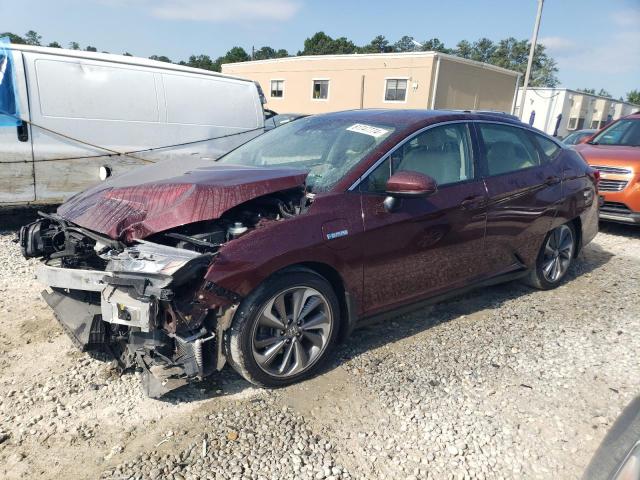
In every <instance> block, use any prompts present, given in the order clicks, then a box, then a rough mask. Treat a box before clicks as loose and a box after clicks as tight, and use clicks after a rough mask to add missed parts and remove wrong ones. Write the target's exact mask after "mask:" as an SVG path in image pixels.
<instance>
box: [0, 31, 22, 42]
mask: <svg viewBox="0 0 640 480" xmlns="http://www.w3.org/2000/svg"><path fill="white" fill-rule="evenodd" d="M2 37H8V38H9V42H11V43H19V44H22V45H24V44H25V43H27V42H26V41H25V40H24V38H22V37H21V36H20V35H16V34H15V33H11V32H4V33H0V38H2Z"/></svg>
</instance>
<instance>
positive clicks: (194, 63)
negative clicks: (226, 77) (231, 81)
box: [180, 55, 220, 72]
mask: <svg viewBox="0 0 640 480" xmlns="http://www.w3.org/2000/svg"><path fill="white" fill-rule="evenodd" d="M180 65H186V66H188V67H193V68H203V69H205V70H213V71H215V72H219V71H220V64H219V63H218V62H214V61H213V60H211V57H210V56H209V55H191V56H190V57H189V60H188V61H186V62H180Z"/></svg>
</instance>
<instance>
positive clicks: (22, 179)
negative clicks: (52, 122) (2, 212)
mask: <svg viewBox="0 0 640 480" xmlns="http://www.w3.org/2000/svg"><path fill="white" fill-rule="evenodd" d="M28 121H29V104H28V101H27V88H26V85H25V75H24V65H23V63H22V53H21V52H19V51H15V50H14V51H12V50H8V49H7V50H5V49H2V48H0V204H3V205H11V204H21V203H26V202H31V201H33V200H35V192H34V182H33V152H32V150H31V127H30V126H29V124H28V123H27V122H28Z"/></svg>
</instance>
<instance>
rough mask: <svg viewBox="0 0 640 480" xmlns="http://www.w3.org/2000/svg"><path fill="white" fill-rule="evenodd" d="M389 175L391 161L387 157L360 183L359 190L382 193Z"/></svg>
mask: <svg viewBox="0 0 640 480" xmlns="http://www.w3.org/2000/svg"><path fill="white" fill-rule="evenodd" d="M390 176H391V162H390V161H389V159H388V158H387V159H386V160H385V161H384V162H382V163H381V164H380V165H378V167H377V168H376V169H375V170H374V171H373V172H371V173H370V174H369V176H368V177H367V178H366V179H365V180H364V181H363V182H362V183H361V184H360V190H361V191H363V192H371V193H384V192H385V190H386V188H387V180H389V177H390Z"/></svg>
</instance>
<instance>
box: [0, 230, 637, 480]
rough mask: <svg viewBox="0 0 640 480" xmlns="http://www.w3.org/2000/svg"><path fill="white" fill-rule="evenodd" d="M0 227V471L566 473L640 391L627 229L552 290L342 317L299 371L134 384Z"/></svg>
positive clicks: (492, 292) (92, 474) (133, 474)
mask: <svg viewBox="0 0 640 480" xmlns="http://www.w3.org/2000/svg"><path fill="white" fill-rule="evenodd" d="M13 235H14V232H5V233H4V234H0V293H1V295H0V354H1V355H0V477H2V478H8V479H11V478H103V479H129V478H136V479H139V478H145V479H146V478H152V479H159V478H163V479H164V478H169V479H171V478H173V479H176V480H179V479H208V478H213V479H218V478H247V479H281V478H301V479H307V478H308V479H323V478H326V479H340V478H343V479H349V478H353V479H355V478H372V479H374V478H406V479H411V478H416V479H417V478H434V479H439V478H447V479H448V478H460V479H464V478H541V479H547V478H548V479H557V478H562V479H571V478H579V477H580V475H581V473H582V471H583V470H584V468H585V466H586V465H587V463H588V461H589V459H590V457H591V455H592V454H593V452H594V451H595V449H596V448H597V446H598V444H599V442H600V441H601V440H602V438H603V437H604V435H605V433H606V431H607V429H608V428H609V426H610V425H611V424H612V423H613V421H614V420H615V418H616V416H617V415H618V414H619V413H620V412H621V411H622V409H623V408H624V406H625V405H626V404H627V403H629V402H630V401H631V400H632V398H633V397H634V396H636V395H638V394H639V393H640V363H639V362H638V352H639V351H640V337H639V336H638V335H637V332H638V331H640V300H639V299H638V293H639V292H638V279H639V278H640V229H635V230H634V229H632V228H627V227H623V226H616V225H606V226H603V227H602V232H601V233H600V234H599V235H598V237H597V238H596V240H595V241H594V242H593V243H592V244H591V245H589V246H588V247H587V248H586V249H585V251H584V252H583V253H582V254H581V256H580V258H579V259H578V260H577V261H576V262H575V264H574V266H573V268H572V271H571V272H570V278H569V280H568V281H567V282H566V283H565V284H564V285H563V286H561V287H560V288H558V289H556V290H554V291H551V292H539V291H533V290H531V289H529V288H527V287H524V286H522V285H521V284H519V283H509V284H505V285H501V286H496V287H491V288H487V289H484V290H479V291H477V292H475V293H471V294H467V295H465V296H464V297H461V298H457V299H455V300H452V301H449V302H446V303H442V304H439V305H435V306H433V307H429V308H426V309H422V310H419V311H416V312H414V313H412V314H409V315H404V316H401V317H397V318H395V319H394V320H392V321H388V322H387V323H385V324H382V325H376V326H370V327H367V328H364V329H361V330H358V331H356V332H355V333H354V335H353V337H352V338H351V340H350V342H349V343H347V344H345V345H341V346H340V347H339V348H338V349H337V350H336V352H335V353H334V359H335V361H333V362H331V363H330V365H328V366H327V368H326V369H325V371H324V372H323V374H322V375H321V376H319V377H316V378H314V379H312V380H310V381H307V382H304V383H302V384H299V385H294V386H292V387H289V388H286V389H281V390H277V391H268V390H261V389H256V388H253V387H251V386H250V385H249V384H247V383H246V382H244V381H243V380H242V379H241V378H240V377H239V376H238V375H236V374H235V373H234V372H233V371H230V370H227V371H225V372H223V373H222V374H221V375H219V376H217V377H215V378H214V379H213V380H211V381H208V382H203V383H201V384H198V385H191V386H188V387H185V388H183V389H181V390H179V391H176V392H173V393H172V394H171V395H169V396H168V397H167V398H165V399H163V400H151V399H148V398H145V397H144V396H143V394H142V393H141V390H140V385H139V378H138V376H137V375H136V374H126V375H123V376H120V375H119V374H118V373H117V371H116V370H115V369H114V368H113V365H112V364H111V363H109V361H108V359H104V358H103V359H101V358H92V357H90V356H89V355H86V354H82V353H79V352H77V351H76V350H75V349H74V348H73V346H72V344H71V341H70V340H68V339H67V337H66V336H65V335H64V334H63V332H62V330H61V329H60V328H59V327H58V325H57V323H56V322H55V320H54V318H53V315H52V314H51V312H50V310H49V308H48V307H47V306H46V305H45V303H44V301H43V300H41V299H40V296H39V291H40V287H39V286H38V285H37V284H36V283H35V281H34V280H33V267H34V265H35V262H34V261H25V260H24V259H22V257H20V255H19V251H18V248H17V246H16V245H15V244H13V243H11V238H12V237H13Z"/></svg>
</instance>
